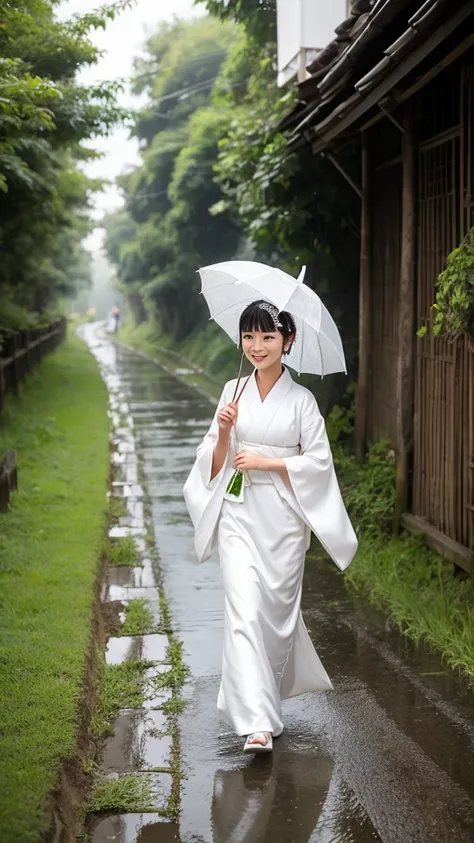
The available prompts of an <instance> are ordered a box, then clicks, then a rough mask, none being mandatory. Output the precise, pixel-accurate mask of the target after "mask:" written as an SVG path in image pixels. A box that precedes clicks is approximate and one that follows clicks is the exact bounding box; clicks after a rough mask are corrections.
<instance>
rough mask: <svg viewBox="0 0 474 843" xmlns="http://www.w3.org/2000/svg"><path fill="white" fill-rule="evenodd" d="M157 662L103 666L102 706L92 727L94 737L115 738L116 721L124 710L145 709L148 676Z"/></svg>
mask: <svg viewBox="0 0 474 843" xmlns="http://www.w3.org/2000/svg"><path fill="white" fill-rule="evenodd" d="M152 665H153V662H149V661H145V660H137V661H128V662H122V664H105V663H104V665H103V669H102V673H101V677H100V686H99V702H98V706H97V709H96V711H95V713H94V717H93V720H92V723H91V732H92V735H93V736H94V737H107V736H108V735H113V733H114V730H113V725H112V721H113V719H114V717H116V715H117V714H118V712H119V711H120V709H122V708H141V706H142V705H143V703H144V701H145V694H144V688H145V682H146V677H145V673H146V671H147V670H148V668H149V667H152Z"/></svg>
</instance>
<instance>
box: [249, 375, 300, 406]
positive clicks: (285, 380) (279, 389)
mask: <svg viewBox="0 0 474 843" xmlns="http://www.w3.org/2000/svg"><path fill="white" fill-rule="evenodd" d="M292 386H293V378H292V377H291V375H290V373H289V371H288V369H287V368H286V366H283V372H282V374H281V375H280V377H279V378H278V380H277V381H276V382H275V383H274V384H273V386H272V388H271V390H270V392H269V393H268V395H266V396H265V398H264V399H263V401H262V399H261V396H260V392H259V389H258V385H257V370H256V369H254V370H253V372H252V374H251V375H250V382H249V384H248V390H249V391H250V392H251V393H252V401H253V400H257V401H258V402H259V403H260V404H266V403H267V401H271V400H272V399H274V398H277V399H279V400H280V401H281V400H282V398H284V397H285V395H286V394H287V392H288V390H289V389H291V387H292Z"/></svg>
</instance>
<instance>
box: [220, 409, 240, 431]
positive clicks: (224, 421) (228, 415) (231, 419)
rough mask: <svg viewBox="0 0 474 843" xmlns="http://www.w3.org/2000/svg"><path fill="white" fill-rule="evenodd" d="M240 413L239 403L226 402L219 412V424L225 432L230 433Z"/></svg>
mask: <svg viewBox="0 0 474 843" xmlns="http://www.w3.org/2000/svg"><path fill="white" fill-rule="evenodd" d="M238 415H239V411H238V406H237V404H226V405H225V407H223V408H222V410H219V412H218V414H217V424H218V425H219V430H220V431H222V432H223V433H230V431H231V430H232V428H233V426H234V425H235V424H236V423H237V418H238Z"/></svg>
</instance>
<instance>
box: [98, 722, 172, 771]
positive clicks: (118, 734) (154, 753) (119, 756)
mask: <svg viewBox="0 0 474 843" xmlns="http://www.w3.org/2000/svg"><path fill="white" fill-rule="evenodd" d="M166 728H167V720H166V717H165V715H164V714H163V713H162V712H161V711H139V710H138V711H137V710H131V709H130V710H127V711H122V712H120V714H119V715H118V716H117V717H116V719H115V722H114V730H115V734H114V735H113V736H112V737H110V738H108V739H107V741H106V743H105V747H104V754H103V761H102V769H103V770H104V772H105V773H106V774H109V773H133V772H140V771H141V772H143V771H145V770H150V769H154V768H157V767H169V766H170V757H171V748H172V738H171V737H170V736H169V735H162V736H161V735H160V736H158V735H154V734H153V733H155V732H164V731H165V730H166ZM150 733H152V734H150Z"/></svg>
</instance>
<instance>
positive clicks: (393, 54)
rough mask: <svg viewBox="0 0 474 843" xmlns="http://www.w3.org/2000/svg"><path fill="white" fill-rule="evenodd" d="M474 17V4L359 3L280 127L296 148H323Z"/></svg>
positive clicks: (431, 0) (451, 0)
mask: <svg viewBox="0 0 474 843" xmlns="http://www.w3.org/2000/svg"><path fill="white" fill-rule="evenodd" d="M471 15H472V16H474V0H424V2H421V0H356V2H355V3H353V4H352V10H351V14H350V15H349V17H348V18H347V19H346V20H344V21H343V22H342V23H341V24H340V25H339V26H338V27H337V29H336V31H335V38H334V40H333V41H331V42H330V43H329V44H328V45H327V46H326V47H324V49H322V50H320V52H319V53H318V55H317V56H316V58H315V59H314V60H313V61H312V63H311V64H310V65H309V66H308V68H307V70H308V73H310V74H311V75H310V76H309V78H308V79H306V80H305V81H304V82H301V83H300V84H299V85H298V100H299V101H298V103H297V104H296V106H295V107H294V109H293V110H292V111H291V112H290V114H288V115H287V116H286V117H285V118H284V119H283V121H282V123H281V124H280V128H281V129H282V130H284V131H288V132H290V139H289V142H290V144H295V143H301V142H302V141H304V140H306V141H311V142H314V141H315V140H318V138H319V139H320V145H321V148H322V147H324V146H325V145H327V144H328V143H330V141H331V140H332V139H334V138H335V137H337V136H338V135H339V134H340V133H341V132H342V131H345V130H347V129H349V127H350V126H351V125H352V126H353V124H354V122H355V121H356V120H357V119H358V117H359V116H360V115H361V113H363V112H364V108H365V106H366V107H367V109H368V108H370V107H371V102H369V100H370V97H369V95H370V93H371V92H375V91H378V90H379V88H380V87H383V83H384V81H385V82H386V83H387V84H386V85H385V88H387V90H390V80H391V75H392V74H393V71H394V70H395V69H396V68H397V67H398V68H401V67H402V66H404V65H405V63H406V64H407V67H408V63H409V62H408V60H409V58H410V57H411V64H410V67H413V66H414V64H413V61H414V58H416V55H417V54H416V50H417V48H421V47H422V45H427V41H428V39H431V40H432V41H433V43H434V46H436V43H441V42H442V41H443V39H444V38H446V37H448V36H449V35H450V34H451V33H452V32H453V31H454V30H455V29H456V28H457V26H461V24H462V23H463V22H465V21H466V20H467V18H468V17H469V16H471ZM466 29H467V28H466ZM471 29H472V28H471ZM469 31H471V30H469ZM464 34H465V35H466V34H468V33H467V32H466V31H465V32H464ZM437 35H438V36H439V37H438V41H437ZM422 52H423V51H422V50H419V53H420V55H421V54H422ZM425 52H426V50H425ZM386 93H387V91H385V92H382V93H381V97H382V96H384V94H386ZM352 118H353V119H352Z"/></svg>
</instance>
